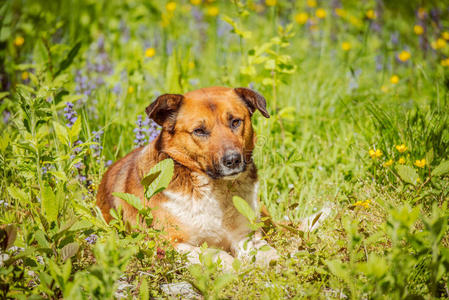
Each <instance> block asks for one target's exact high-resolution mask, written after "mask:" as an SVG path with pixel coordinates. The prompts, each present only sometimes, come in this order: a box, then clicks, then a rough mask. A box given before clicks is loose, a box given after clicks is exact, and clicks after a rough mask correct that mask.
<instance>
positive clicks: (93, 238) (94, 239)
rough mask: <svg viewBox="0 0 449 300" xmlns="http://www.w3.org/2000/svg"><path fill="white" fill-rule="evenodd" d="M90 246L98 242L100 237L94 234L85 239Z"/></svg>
mask: <svg viewBox="0 0 449 300" xmlns="http://www.w3.org/2000/svg"><path fill="white" fill-rule="evenodd" d="M84 240H85V241H86V242H87V243H88V244H90V245H93V244H95V243H96V242H97V240H98V235H96V234H95V233H92V234H91V235H89V236H88V237H87V238H85V239H84Z"/></svg>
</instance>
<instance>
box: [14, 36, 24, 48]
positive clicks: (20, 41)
mask: <svg viewBox="0 0 449 300" xmlns="http://www.w3.org/2000/svg"><path fill="white" fill-rule="evenodd" d="M23 43H25V39H24V38H23V37H21V36H20V35H19V36H17V37H16V38H15V39H14V45H16V46H17V47H20V46H22V45H23Z"/></svg>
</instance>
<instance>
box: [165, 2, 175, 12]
mask: <svg viewBox="0 0 449 300" xmlns="http://www.w3.org/2000/svg"><path fill="white" fill-rule="evenodd" d="M165 8H166V9H167V11H169V12H174V11H175V9H176V2H168V3H167V5H165Z"/></svg>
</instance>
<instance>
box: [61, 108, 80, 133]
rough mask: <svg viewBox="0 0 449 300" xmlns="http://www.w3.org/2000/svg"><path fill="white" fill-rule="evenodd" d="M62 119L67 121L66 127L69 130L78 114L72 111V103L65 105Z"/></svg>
mask: <svg viewBox="0 0 449 300" xmlns="http://www.w3.org/2000/svg"><path fill="white" fill-rule="evenodd" d="M64 117H65V118H66V119H67V127H69V128H71V127H72V126H73V124H74V123H75V121H76V119H78V114H77V113H76V111H75V110H73V103H71V102H67V103H66V107H64Z"/></svg>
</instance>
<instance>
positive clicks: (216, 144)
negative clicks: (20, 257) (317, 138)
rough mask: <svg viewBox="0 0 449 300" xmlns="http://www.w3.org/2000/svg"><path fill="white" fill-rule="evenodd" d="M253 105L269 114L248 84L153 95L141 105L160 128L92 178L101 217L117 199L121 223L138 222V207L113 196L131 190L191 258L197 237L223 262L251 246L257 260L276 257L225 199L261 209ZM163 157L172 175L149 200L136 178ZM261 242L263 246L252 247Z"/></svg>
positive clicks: (107, 216) (196, 254) (248, 254)
mask: <svg viewBox="0 0 449 300" xmlns="http://www.w3.org/2000/svg"><path fill="white" fill-rule="evenodd" d="M256 110H258V111H260V113H262V115H263V116H264V117H266V118H269V117H270V115H269V113H268V111H267V109H266V100H265V98H264V97H263V96H262V95H260V94H259V93H257V92H255V91H253V90H251V89H248V88H226V87H209V88H202V89H199V90H195V91H191V92H188V93H186V94H184V95H180V94H165V95H161V96H159V97H157V99H156V100H155V101H154V102H153V103H151V104H150V105H149V106H148V107H147V108H146V110H145V111H146V113H147V114H148V116H149V118H150V119H152V120H154V121H155V122H156V123H157V124H159V125H160V126H161V128H162V129H161V132H160V134H159V135H158V137H157V138H156V139H155V140H154V141H153V142H152V143H150V144H148V145H146V146H143V147H140V148H137V149H135V150H134V151H132V152H131V153H129V154H128V155H126V156H125V157H123V158H122V159H120V160H118V161H117V162H115V163H114V164H113V165H112V166H111V167H109V169H108V170H107V171H106V173H105V174H104V176H103V179H102V181H101V184H100V185H99V188H98V194H97V206H98V207H99V208H100V209H101V212H102V214H103V216H104V218H105V220H106V221H107V222H109V221H110V220H111V215H110V210H111V209H117V208H118V207H119V206H121V208H122V213H123V219H124V220H125V221H126V222H129V223H131V224H137V223H138V222H139V221H138V219H139V217H138V212H137V210H136V209H135V208H134V207H132V206H131V205H129V204H128V203H127V202H125V201H123V200H121V199H119V198H117V197H115V196H113V195H112V193H113V192H125V193H130V194H134V195H136V196H138V197H139V198H140V199H141V201H142V202H143V203H144V205H145V206H147V207H150V208H151V209H152V211H151V212H152V215H153V218H154V219H153V224H152V226H153V227H154V228H157V229H161V230H162V231H163V232H164V236H165V237H166V238H167V239H168V240H169V241H170V242H171V243H172V245H173V246H174V247H175V249H176V250H177V251H178V252H181V253H186V254H187V257H188V259H189V260H190V261H191V262H192V263H196V262H198V261H199V260H198V259H199V254H200V252H201V251H200V248H199V246H201V245H202V244H203V243H207V245H208V246H209V247H212V248H215V249H218V250H217V251H216V252H215V253H214V254H215V257H216V258H217V259H218V258H220V259H221V261H222V262H223V263H224V264H227V265H228V266H229V265H231V264H232V261H233V258H234V257H238V258H240V259H248V258H250V257H251V258H252V257H254V256H253V255H254V253H256V254H255V258H256V262H258V263H261V264H266V263H269V262H270V261H275V260H277V259H278V254H277V251H276V250H275V249H274V248H272V247H270V246H268V245H267V243H266V241H265V240H263V239H262V238H261V234H260V232H257V233H256V234H254V235H252V237H249V236H250V234H251V232H252V231H251V229H250V228H249V222H248V220H247V219H246V218H245V217H244V216H243V215H241V214H240V213H239V212H238V211H237V209H236V208H235V207H234V205H233V201H232V197H233V196H235V195H237V196H240V197H241V198H242V199H244V200H245V201H247V203H248V204H249V206H250V207H251V208H252V209H253V210H254V211H255V212H256V213H258V212H259V211H260V207H259V200H258V196H257V192H258V181H257V170H256V167H255V165H254V163H253V161H252V152H253V149H254V146H255V139H256V136H255V133H254V131H253V127H252V123H251V116H252V115H253V113H254V112H255V111H256ZM166 158H171V159H172V160H173V161H174V174H173V178H172V180H171V182H170V184H169V185H168V187H167V188H166V189H165V190H164V191H162V192H160V193H158V194H156V195H155V196H153V197H152V198H151V199H150V200H149V201H148V200H147V199H145V197H144V187H143V186H142V184H141V180H142V178H143V176H144V175H145V174H147V173H148V172H149V170H150V169H151V168H152V167H153V166H154V165H155V164H156V163H158V162H159V161H161V160H163V159H166ZM261 247H263V248H264V249H263V250H264V251H257V250H258V249H260V248H261Z"/></svg>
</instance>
